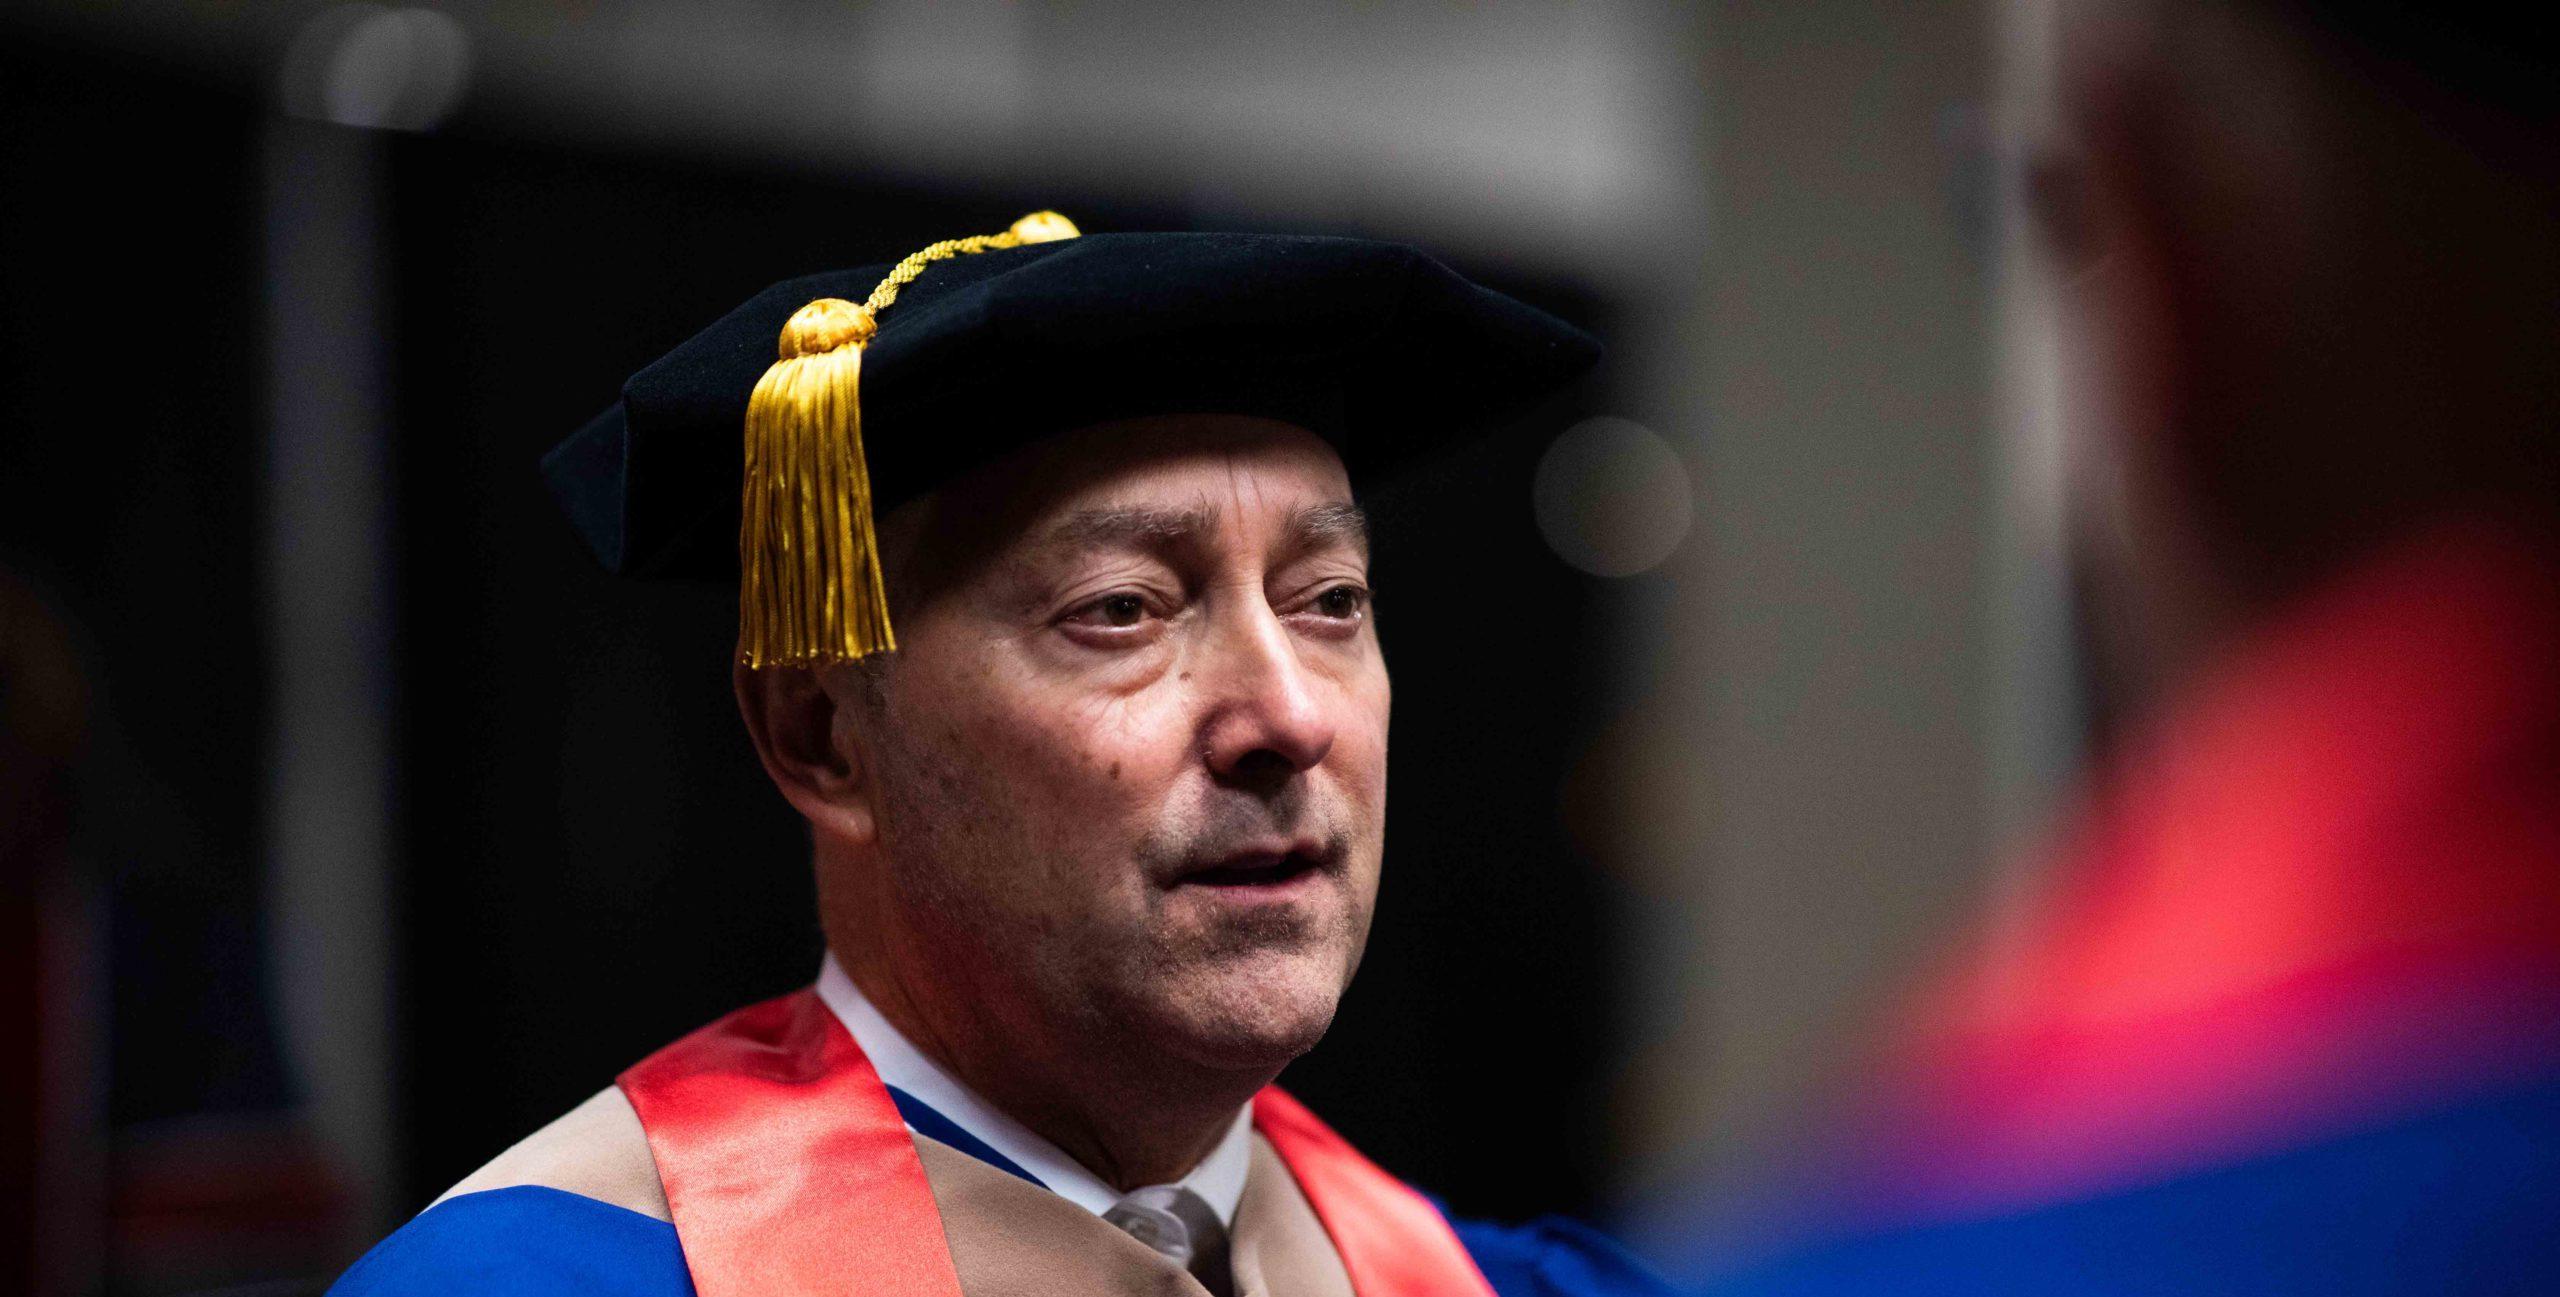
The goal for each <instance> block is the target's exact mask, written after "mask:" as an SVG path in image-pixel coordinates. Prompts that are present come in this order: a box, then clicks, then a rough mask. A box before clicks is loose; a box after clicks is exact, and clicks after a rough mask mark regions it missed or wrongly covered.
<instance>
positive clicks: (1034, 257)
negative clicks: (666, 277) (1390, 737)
mask: <svg viewBox="0 0 2560 1297" xmlns="http://www.w3.org/2000/svg"><path fill="white" fill-rule="evenodd" d="M889 269H890V268H889V267H888V266H885V265H882V266H866V267H864V268H862V269H859V270H841V271H834V272H830V273H827V274H819V275H810V276H808V277H806V278H803V279H794V280H790V281H787V282H784V283H780V284H776V285H774V286H773V287H771V288H768V289H766V290H765V291H763V292H761V293H758V294H757V295H756V296H755V297H754V299H753V300H751V301H749V302H748V303H747V304H746V305H744V306H741V307H739V308H738V309H737V310H735V311H732V312H730V313H729V314H728V315H726V316H724V317H722V318H721V319H720V320H719V321H718V322H717V323H715V324H713V325H712V326H711V327H710V328H708V329H705V330H703V331H702V332H701V333H700V334H698V335H696V336H695V337H694V338H693V339H692V340H691V341H688V342H686V343H685V344H684V345H683V346H680V347H678V348H676V349H675V350H674V351H673V352H671V353H669V354H668V355H666V356H665V357H664V358H662V359H660V360H659V361H657V363H655V364H652V365H650V366H649V367H648V368H646V369H643V370H641V371H640V372H639V373H637V374H634V375H632V376H631V380H630V381H629V382H628V383H625V384H624V385H623V388H622V400H621V401H620V402H619V403H617V404H616V405H615V406H614V407H613V408H612V409H610V410H607V411H605V412H604V413H603V414H601V415H599V416H597V417H596V419H595V420H594V421H593V422H591V423H589V424H588V425H587V426H586V427H584V428H582V429H580V430H578V432H577V433H576V434H575V435H574V436H572V437H570V438H569V439H568V440H567V441H565V442H562V443H561V444H560V445H559V446H558V447H556V448H554V449H553V450H552V451H551V453H550V454H549V455H547V456H545V457H544V459H543V462H542V468H543V474H544V476H545V477H546V478H547V479H548V480H549V481H550V484H551V490H552V493H553V494H554V495H555V496H556V497H557V498H558V500H559V502H560V506H561V508H562V509H563V510H564V511H566V512H567V513H568V515H569V518H570V521H571V522H572V523H574V524H575V525H576V526H577V528H578V531H579V533H580V534H581V535H583V536H584V537H585V538H586V541H587V543H588V545H589V546H591V547H592V548H593V549H594V550H595V553H596V557H597V558H598V559H599V560H601V561H602V562H603V563H604V565H605V567H606V568H607V569H608V570H610V571H613V572H615V573H621V574H628V575H636V576H695V577H716V578H726V577H734V576H735V574H736V571H737V536H738V495H739V485H740V483H739V478H740V474H741V472H742V465H743V456H744V448H743V440H742V439H743V437H744V435H745V426H746V415H747V397H748V395H749V394H750V393H751V392H753V391H754V390H755V385H756V380H757V379H758V378H760V377H762V376H763V374H764V371H765V369H766V367H767V366H769V365H771V364H772V363H773V362H774V359H775V356H776V355H777V345H778V343H777V340H778V338H779V337H780V335H781V332H782V326H783V323H784V321H786V320H788V319H789V318H790V317H791V314H792V313H793V312H794V311H797V310H798V309H800V308H801V307H802V306H805V305H807V304H808V303H809V302H810V301H811V300H813V299H816V298H820V297H840V298H844V299H846V300H848V301H853V302H860V301H861V300H863V299H864V298H865V297H867V296H869V295H870V293H871V290H872V287H873V286H874V285H876V284H878V283H879V282H880V280H881V279H882V277H884V276H886V275H887V274H888V273H889ZM879 318H880V332H879V335H878V336H877V337H876V338H874V339H873V340H872V342H871V343H870V345H869V347H868V348H867V349H866V350H865V352H864V355H863V359H862V423H863V432H862V440H863V446H864V450H865V453H866V455H867V456H868V458H869V461H870V466H871V481H872V488H873V493H874V501H875V507H876V508H877V509H878V510H879V511H880V512H884V513H885V512H886V511H888V510H889V509H892V508H895V507H896V506H897V505H899V504H901V503H903V502H905V501H907V500H910V499H914V498H915V497H917V496H919V495H922V494H924V493H926V492H929V491H931V490H933V489H934V488H935V487H937V486H939V485H942V484H943V483H945V482H948V481H951V480H953V479H954V478H957V477H959V476H960V475H962V474H965V473H967V472H969V471H970V470H972V469H974V468H977V467H979V466H981V465H984V464H988V463H991V462H993V461H995V460H997V459H999V458H1001V457H1003V456H1004V455H1006V454H1008V453H1010V452H1011V451H1013V450H1015V449H1018V448H1020V447H1021V446H1023V445H1025V444H1027V443H1029V442H1031V441H1033V440H1035V439H1037V438H1039V437H1042V436H1045V435H1048V434H1051V433H1057V432H1063V431H1066V430H1068V429H1071V428H1077V427H1082V426H1084V425H1087V424H1091V423H1097V422H1101V421H1103V420H1107V419H1118V418H1132V417H1139V416H1144V415H1154V414H1244V415H1260V416H1263V417H1266V418H1275V419H1282V420H1286V421H1288V422H1290V423H1295V424H1298V425H1300V426H1302V427H1305V428H1308V429H1310V430H1311V431H1314V432H1316V433H1318V434H1320V435H1322V436H1324V437H1325V438H1326V439H1327V440H1329V441H1331V442H1332V443H1333V445H1334V446H1335V447H1336V448H1337V449H1338V450H1339V451H1340V452H1341V453H1342V456H1343V460H1344V463H1345V464H1346V465H1348V466H1349V468H1350V470H1351V472H1352V474H1353V479H1354V481H1358V480H1360V479H1361V478H1362V477H1363V476H1364V475H1366V474H1368V473H1373V472H1375V471H1376V470H1377V469H1378V468H1379V467H1381V466H1382V465H1384V464H1387V463H1390V462H1392V461H1395V460H1398V459H1401V458H1404V457H1406V456H1408V455H1410V454H1412V453H1414V452H1415V451H1417V450H1421V449H1424V448H1427V447H1429V446H1431V445H1433V444H1435V443H1441V442H1445V441H1446V440H1448V439H1449V438H1451V437H1454V436H1458V435H1461V434H1463V433H1466V432H1468V431H1471V430H1474V429H1477V428H1480V427H1483V426H1485V425H1486V424H1488V423H1490V422H1492V421H1493V420H1495V419H1498V418H1500V417H1502V416H1504V415H1506V414H1508V413H1511V412H1513V411H1514V410H1517V409H1518V408H1520V407H1521V406H1523V405H1525V404H1526V403H1528V402H1529V401H1532V400H1534V399H1536V398H1537V397H1539V396H1542V395H1545V394H1546V393H1548V392H1549V391H1552V390H1553V389H1555V388H1556V387H1558V386H1559V385H1561V384H1562V383H1564V382H1565V381H1566V380H1568V379H1570V378H1572V377H1574V376H1575V375H1576V374H1578V373H1580V372H1581V371H1582V370H1584V369H1585V368H1587V367H1588V366H1589V365H1590V364H1591V362H1592V361H1593V360H1594V359H1596V358H1597V357H1598V355H1599V345H1598V344H1597V343H1596V342H1594V341H1593V340H1592V339H1591V338H1590V337H1589V336H1588V335H1586V334H1584V333H1583V332H1582V331H1580V330H1578V329H1576V328H1574V327H1573V326H1571V325H1569V324H1566V323H1564V322H1563V321H1561V320H1558V319H1556V318H1554V317H1553V316H1550V315H1547V314H1545V313H1544V312H1541V311H1538V310H1536V309H1533V308H1531V307H1528V306H1525V305H1523V304H1521V303H1519V302H1517V301H1514V300H1512V299H1511V298H1508V297H1505V296H1503V295H1502V294H1500V293H1496V292H1493V291H1491V290H1489V289H1485V288H1480V287H1478V286H1476V285H1474V284H1472V283H1469V282H1467V281H1466V280H1464V279H1462V278H1460V277H1458V275H1456V274H1455V273H1453V272H1452V271H1450V270H1449V269H1448V268H1447V267H1444V266H1442V265H1441V264H1440V263H1438V262H1436V261H1434V260H1432V259H1431V258H1430V257H1428V256H1426V255H1424V254H1423V253H1421V252H1418V251H1416V250H1414V249H1412V248H1408V247H1401V246H1398V245H1394V244H1386V243H1372V242H1367V241H1364V240H1357V239H1334V238H1308V237H1293V236H1282V235H1263V234H1091V235H1086V236H1084V237H1082V238H1074V239H1066V240H1062V241H1059V242H1054V243H1040V244H1033V245H1030V246H1026V247H1019V248H1009V249H1003V250H999V251H993V252H983V253H978V254H975V255H970V256H960V257H953V258H950V259H948V260H943V261H937V262H934V263H933V264H931V265H929V266H927V267H926V268H925V271H924V273H923V275H922V276H921V277H919V278H918V279H917V280H916V281H915V282H914V283H912V284H909V285H908V286H907V287H906V288H905V289H904V290H902V291H901V292H900V293H899V296H898V300H897V302H896V303H895V304H893V305H891V306H890V307H888V308H887V309H886V310H884V311H882V312H881V313H880V317H879Z"/></svg>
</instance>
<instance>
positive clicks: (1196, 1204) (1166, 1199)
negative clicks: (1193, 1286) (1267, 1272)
mask: <svg viewBox="0 0 2560 1297" xmlns="http://www.w3.org/2000/svg"><path fill="white" fill-rule="evenodd" d="M1102 1218H1103V1219H1104V1220H1106V1221H1109V1222H1111V1223H1112V1224H1114V1225H1117V1226H1119V1227H1120V1228H1121V1229H1122V1230H1125V1231H1127V1233H1128V1235H1129V1237H1131V1238H1134V1239H1136V1240H1138V1241H1139V1242H1141V1243H1144V1244H1146V1245H1147V1246H1148V1247H1151V1248H1154V1249H1155V1250H1156V1251H1158V1252H1160V1253H1162V1254H1164V1256H1165V1257H1166V1259H1168V1260H1170V1261H1172V1262H1173V1263H1174V1264H1175V1265H1178V1266H1181V1267H1182V1268H1184V1269H1185V1270H1188V1271H1190V1272H1191V1277H1192V1278H1194V1279H1197V1280H1199V1281H1200V1286H1201V1287H1203V1288H1206V1289H1208V1290H1209V1293H1210V1297H1234V1293H1235V1272H1234V1270H1233V1269H1232V1268H1231V1267H1230V1266H1229V1265H1228V1264H1227V1227H1226V1226H1225V1225H1224V1224H1222V1223H1220V1222H1219V1220H1218V1213H1216V1212H1214V1211H1211V1210H1210V1209H1209V1204H1208V1203H1207V1202H1206V1201H1205V1200H1203V1199H1202V1198H1201V1197H1200V1195H1198V1194H1196V1193H1193V1192H1191V1191H1190V1190H1189V1189H1184V1188H1181V1187H1179V1186H1176V1185H1152V1186H1149V1187H1147V1188H1144V1189H1140V1190H1138V1191H1136V1192H1134V1193H1132V1194H1130V1195H1129V1196H1128V1197H1126V1198H1123V1199H1121V1200H1120V1201H1119V1202H1117V1203H1114V1204H1112V1207H1111V1210H1109V1211H1107V1212H1104V1213H1102Z"/></svg>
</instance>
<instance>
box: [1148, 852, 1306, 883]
mask: <svg viewBox="0 0 2560 1297" xmlns="http://www.w3.org/2000/svg"><path fill="white" fill-rule="evenodd" d="M1318 867H1319V866H1318V864H1317V861H1316V860H1315V858H1314V857H1312V856H1309V855H1306V854H1304V853H1302V852H1296V851H1291V852H1285V853H1283V854H1280V855H1276V856H1264V855H1256V856H1249V857H1243V858H1239V859H1233V860H1226V861H1221V862H1219V863H1217V864H1214V865H1210V866H1208V867H1207V868H1204V869H1199V870H1195V871H1193V872H1191V873H1188V874H1185V875H1183V876H1182V877H1181V878H1179V879H1176V880H1175V882H1177V883H1196V884H1198V885H1200V886H1202V887H1268V886H1271V885H1273V884H1276V883H1285V882H1289V881H1291V880H1292V879H1295V878H1298V877H1299V876H1301V875H1303V874H1308V873H1312V872H1313V871H1314V870H1316V869H1317V868H1318Z"/></svg>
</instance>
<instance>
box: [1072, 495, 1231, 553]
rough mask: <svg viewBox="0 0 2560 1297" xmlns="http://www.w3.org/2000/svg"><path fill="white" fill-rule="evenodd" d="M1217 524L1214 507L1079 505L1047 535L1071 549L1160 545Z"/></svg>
mask: <svg viewBox="0 0 2560 1297" xmlns="http://www.w3.org/2000/svg"><path fill="white" fill-rule="evenodd" d="M1217 524H1218V514H1217V511H1216V510H1214V509H1210V508H1208V507H1206V506H1201V507H1197V508H1191V509H1147V508H1135V507H1133V508H1101V509H1079V510H1077V511H1075V512H1074V513H1071V514H1068V515H1067V516H1066V517H1064V518H1061V519H1059V520H1058V522H1057V524H1056V525H1055V526H1052V527H1050V528H1049V530H1048V532H1047V533H1046V535H1045V537H1044V539H1046V540H1047V541H1048V542H1049V543H1050V544H1052V545H1057V546H1063V547H1066V548H1069V549H1113V548H1124V547H1131V546H1141V547H1142V546H1152V545H1161V544H1164V543H1166V542H1169V541H1177V540H1183V539H1187V538H1189V537H1192V536H1197V535H1199V534H1201V533H1203V532H1206V531H1209V530H1211V529H1212V528H1214V527H1216V526H1217Z"/></svg>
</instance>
